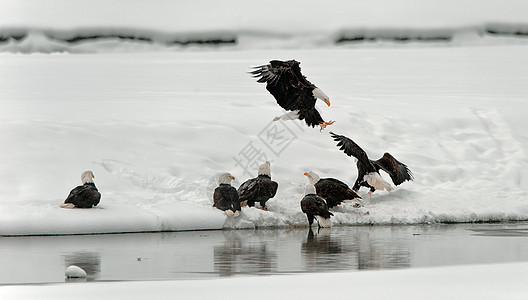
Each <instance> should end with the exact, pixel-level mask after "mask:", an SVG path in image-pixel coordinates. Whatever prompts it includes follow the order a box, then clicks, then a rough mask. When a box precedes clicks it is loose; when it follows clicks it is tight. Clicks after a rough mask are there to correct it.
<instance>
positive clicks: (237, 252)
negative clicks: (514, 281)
mask: <svg viewBox="0 0 528 300" xmlns="http://www.w3.org/2000/svg"><path fill="white" fill-rule="evenodd" d="M521 261H528V223H526V222H523V223H510V224H456V225H445V224H435V225H415V226H372V227H370V226H358V227H334V228H331V229H324V230H320V231H317V230H316V229H315V227H314V230H313V231H311V230H308V229H307V228H295V229H260V230H227V231H191V232H170V233H137V234H109V235H85V236H38V237H0V265H1V268H0V284H21V283H50V282H64V281H67V280H66V279H65V276H64V271H65V269H66V267H67V266H69V265H77V266H79V267H82V268H83V269H84V270H86V272H87V273H88V278H87V279H85V280H87V281H107V280H163V279H205V278H214V277H222V276H247V275H270V274H285V273H305V272H329V271H338V270H373V269H395V268H414V267H428V266H447V265H457V264H485V263H502V262H521Z"/></svg>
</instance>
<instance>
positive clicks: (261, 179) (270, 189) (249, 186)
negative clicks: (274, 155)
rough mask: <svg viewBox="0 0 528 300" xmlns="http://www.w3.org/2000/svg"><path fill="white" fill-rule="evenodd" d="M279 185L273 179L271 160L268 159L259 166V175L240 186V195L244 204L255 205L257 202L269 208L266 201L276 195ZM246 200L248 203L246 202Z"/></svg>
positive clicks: (264, 208)
mask: <svg viewBox="0 0 528 300" xmlns="http://www.w3.org/2000/svg"><path fill="white" fill-rule="evenodd" d="M278 187H279V185H278V184H277V183H276V182H275V181H273V180H271V170H270V162H269V161H267V162H265V163H263V164H261V165H260V166H259V169H258V176H257V177H256V178H252V179H249V180H247V181H246V182H244V183H242V185H240V187H239V188H238V196H239V197H240V203H241V205H242V206H245V205H246V204H247V205H248V206H249V207H253V206H255V202H259V203H260V207H262V209H263V210H268V208H267V207H266V201H268V200H269V199H270V198H273V197H275V194H276V193H277V188H278ZM244 202H246V203H244Z"/></svg>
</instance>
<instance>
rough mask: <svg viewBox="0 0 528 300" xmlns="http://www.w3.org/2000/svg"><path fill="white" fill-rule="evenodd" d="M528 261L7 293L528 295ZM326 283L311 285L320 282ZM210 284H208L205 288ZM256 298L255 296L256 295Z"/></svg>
mask: <svg viewBox="0 0 528 300" xmlns="http://www.w3.org/2000/svg"><path fill="white" fill-rule="evenodd" d="M527 270H528V264H527V263H516V264H494V265H478V266H455V267H441V268H424V269H410V270H391V271H362V272H336V273H317V274H309V275H284V276H258V277H242V278H227V279H214V280H183V281H139V282H138V281H135V282H99V283H72V284H50V285H38V286H34V285H32V286H2V287H1V288H0V296H2V298H6V299H11V298H24V299H71V297H72V296H73V295H77V296H78V297H82V298H86V299H92V298H101V297H103V298H105V299H106V298H112V297H118V296H123V295H126V297H127V299H144V298H145V297H146V295H148V297H152V298H156V299H169V298H173V297H174V296H175V295H178V297H190V298H193V299H212V298H215V299H246V298H247V297H248V295H254V292H255V289H256V288H257V287H258V286H264V287H266V288H264V289H261V290H260V291H259V293H258V295H257V296H256V297H257V299H268V298H270V297H273V298H275V299H292V298H295V297H320V298H323V297H324V298H327V297H330V298H332V299H345V298H346V299H348V298H349V297H350V296H351V295H353V296H354V297H358V298H364V299H366V298H368V299H388V298H390V299H423V297H424V296H426V297H428V298H429V299H447V298H448V299H460V300H467V299H512V300H513V299H525V298H526V294H527V293H528V286H527V285H526V283H525V279H526V276H528V271H527ZM314 284H316V285H317V286H320V287H324V288H318V289H314V288H310V289H307V288H306V287H307V285H314ZM204 286H207V288H203V287H204ZM252 297H255V296H252Z"/></svg>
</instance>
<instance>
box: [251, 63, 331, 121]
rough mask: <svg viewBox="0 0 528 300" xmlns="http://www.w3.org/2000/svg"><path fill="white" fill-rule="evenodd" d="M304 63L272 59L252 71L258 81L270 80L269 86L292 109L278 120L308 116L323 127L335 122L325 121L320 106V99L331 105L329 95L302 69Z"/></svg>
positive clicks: (273, 93)
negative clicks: (310, 79)
mask: <svg viewBox="0 0 528 300" xmlns="http://www.w3.org/2000/svg"><path fill="white" fill-rule="evenodd" d="M300 64H301V63H300V62H298V61H296V60H287V61H280V60H272V61H270V63H269V64H268V65H263V66H259V67H255V68H254V69H255V70H254V71H252V72H250V73H251V74H253V77H255V78H258V80H257V82H259V83H264V82H266V83H267V84H266V89H267V90H268V91H269V92H270V93H271V94H272V95H273V97H275V100H277V103H278V104H279V105H280V106H281V107H282V108H284V109H285V110H287V111H291V112H289V113H286V114H284V115H282V116H279V117H276V118H275V119H274V121H277V120H293V119H299V120H304V121H305V122H306V124H307V125H308V126H311V127H315V126H320V129H321V130H322V129H324V128H326V126H328V125H331V124H333V123H334V122H333V121H330V122H325V121H324V120H323V118H322V117H321V115H320V114H319V112H318V111H317V109H316V108H315V102H316V101H317V99H320V100H323V101H324V102H325V103H326V104H327V105H328V106H330V99H329V97H328V96H327V95H326V94H325V93H324V92H323V91H322V90H321V89H320V88H318V87H316V86H315V85H314V84H312V83H311V82H309V81H308V80H307V79H306V77H304V75H303V74H302V73H301V67H299V65H300Z"/></svg>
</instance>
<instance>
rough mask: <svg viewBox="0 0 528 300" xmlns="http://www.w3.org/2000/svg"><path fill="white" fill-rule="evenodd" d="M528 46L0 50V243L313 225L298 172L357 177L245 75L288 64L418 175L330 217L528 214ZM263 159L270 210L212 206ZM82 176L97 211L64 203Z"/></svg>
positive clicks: (362, 141) (398, 220)
mask: <svg viewBox="0 0 528 300" xmlns="http://www.w3.org/2000/svg"><path fill="white" fill-rule="evenodd" d="M525 50H526V49H525V47H522V46H516V47H468V48H464V47H460V48H432V49H429V48H428V49H410V48H409V49H407V48H406V49H392V50H389V49H380V50H374V49H368V50H367V49H365V50H359V49H356V50H354V51H351V50H344V49H341V50H339V49H334V50H331V49H326V50H312V51H306V50H304V51H297V50H289V51H284V50H277V51H242V52H240V51H226V52H221V53H220V52H181V53H173V54H169V53H163V54H157V55H146V54H143V55H142V54H134V55H131V54H130V55H101V54H98V55H82V56H70V55H34V56H18V55H12V54H3V55H2V60H1V62H0V64H1V68H0V70H1V71H0V72H2V76H1V77H2V78H3V82H2V83H1V84H0V85H1V86H0V91H1V92H0V93H1V98H2V102H1V104H0V105H1V109H0V136H1V138H2V141H1V146H0V165H2V168H1V170H0V182H3V183H4V184H2V185H0V199H1V201H0V214H1V215H2V216H3V217H2V218H0V234H2V235H23V234H72V233H107V232H137V231H165V230H191V229H220V228H258V227H273V226H279V227H283V226H306V218H305V216H304V215H303V214H302V212H301V210H300V207H299V201H300V199H301V198H302V196H303V191H304V186H305V185H306V178H305V176H303V174H304V172H307V171H309V170H313V171H315V172H316V173H318V174H320V175H321V177H335V178H338V179H340V180H343V181H345V182H347V183H348V184H352V183H353V182H354V180H355V179H356V174H357V173H356V172H357V171H356V167H355V165H354V162H353V160H352V159H351V158H350V157H347V156H346V155H344V154H343V153H342V152H341V151H339V150H338V148H337V147H336V146H335V142H334V141H333V140H332V139H331V137H330V135H329V134H328V132H326V131H325V132H319V131H318V130H317V129H311V128H308V127H306V126H305V125H303V124H302V123H301V122H298V121H287V122H271V120H272V119H273V118H274V117H275V116H277V115H280V114H282V113H283V111H282V109H281V108H280V107H278V106H277V105H276V103H275V101H274V99H273V98H272V97H271V95H269V93H268V92H267V91H266V90H265V86H264V85H261V84H258V83H256V82H255V80H254V79H253V78H251V77H250V76H249V75H248V74H247V71H248V70H249V67H251V66H255V65H259V64H262V63H265V62H267V61H268V60H270V59H271V58H293V57H294V58H296V59H298V60H300V61H302V67H303V72H304V73H305V74H306V75H307V77H308V79H309V80H311V81H312V82H314V83H316V84H317V85H318V86H319V87H321V88H322V89H323V90H324V91H325V92H326V93H327V94H328V95H330V98H331V101H332V106H330V107H326V106H324V107H320V110H321V112H322V114H323V117H324V118H325V119H328V120H337V122H336V123H335V124H334V125H332V126H331V128H330V129H329V130H332V131H334V132H336V133H338V134H344V135H347V136H349V137H350V138H352V139H354V140H355V141H356V142H357V143H358V144H359V145H361V146H362V147H363V148H364V149H365V150H366V151H367V153H368V154H369V155H370V156H371V157H372V158H374V159H377V158H378V157H380V156H381V155H382V154H383V153H384V152H385V151H388V152H390V153H391V154H393V155H394V156H395V157H396V158H397V159H398V160H400V161H402V162H404V163H406V164H407V165H408V166H409V168H410V169H411V170H412V171H413V173H414V175H415V180H414V181H413V182H406V183H404V184H402V185H401V186H398V187H397V188H396V189H395V191H393V192H391V193H388V192H376V193H375V194H374V195H373V196H372V199H369V197H368V195H367V194H366V191H365V190H361V191H360V195H361V196H363V197H364V198H365V202H366V206H365V207H364V208H362V209H359V210H358V209H355V208H353V207H350V206H347V205H345V206H342V207H338V208H336V211H335V213H334V215H335V216H334V218H333V222H334V224H337V225H340V224H343V225H354V224H416V223H429V222H483V221H513V220H527V219H528V203H526V201H525V199H526V198H527V196H528V180H527V178H528V174H527V173H526V172H527V171H526V170H528V168H527V167H528V158H527V152H526V149H527V147H528V137H527V135H526V132H525V131H524V128H526V126H527V124H526V118H525V116H524V111H526V104H525V101H524V100H523V99H524V98H525V97H526V95H527V94H528V90H527V86H526V84H525V80H524V77H523V74H524V72H525V70H524V68H523V66H525V65H526V64H527V63H528V62H527V61H526V59H527V58H526V55H525ZM497 74H501V76H497ZM249 153H252V154H251V155H248V154H249ZM250 156H251V157H250ZM265 159H266V160H271V162H272V163H271V172H272V177H273V178H274V179H275V180H276V181H277V182H278V183H279V190H278V193H277V196H276V197H275V198H274V199H272V200H270V201H269V210H270V211H267V212H266V211H261V210H258V209H256V208H244V209H243V211H242V216H241V217H239V218H234V219H233V218H226V216H225V215H224V214H223V213H222V212H220V211H218V210H216V209H214V208H213V207H212V200H211V195H212V191H213V189H214V187H215V186H216V183H215V180H214V176H215V175H216V174H218V173H221V172H226V171H228V172H231V173H232V174H233V175H234V176H235V177H236V178H237V181H236V182H235V183H234V185H235V186H236V187H238V185H239V184H241V183H242V182H243V181H245V180H246V179H248V178H251V177H254V176H255V175H256V166H257V165H258V161H259V160H265ZM87 169H91V170H92V171H94V174H95V183H96V185H97V186H98V188H99V190H100V191H101V193H102V199H101V203H100V204H99V206H98V207H97V208H95V209H89V210H82V209H74V210H65V209H61V208H59V205H60V204H61V203H62V202H63V201H64V198H65V197H66V196H67V194H68V192H69V191H70V190H71V189H72V188H73V187H75V186H76V185H78V184H80V178H79V177H80V174H81V172H83V171H84V170H87ZM382 176H385V177H386V176H387V175H386V174H382ZM367 212H368V213H369V214H367Z"/></svg>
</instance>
